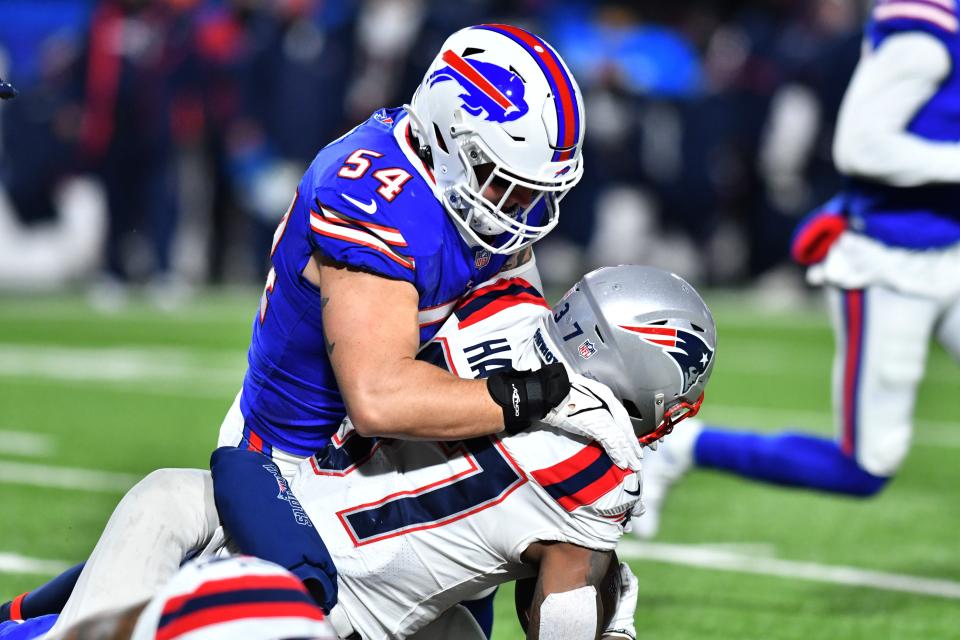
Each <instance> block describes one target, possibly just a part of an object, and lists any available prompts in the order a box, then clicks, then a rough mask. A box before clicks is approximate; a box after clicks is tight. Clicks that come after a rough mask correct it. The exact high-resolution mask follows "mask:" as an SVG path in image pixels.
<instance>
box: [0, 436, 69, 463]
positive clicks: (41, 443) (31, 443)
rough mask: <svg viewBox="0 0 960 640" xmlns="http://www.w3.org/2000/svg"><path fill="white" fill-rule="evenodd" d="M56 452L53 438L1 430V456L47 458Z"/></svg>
mask: <svg viewBox="0 0 960 640" xmlns="http://www.w3.org/2000/svg"><path fill="white" fill-rule="evenodd" d="M55 452H56V444H55V441H54V439H53V436H50V435H47V434H45V433H31V432H29V431H12V430H0V454H4V455H11V456H26V457H33V458H46V457H49V456H52V455H53V454H54V453H55Z"/></svg>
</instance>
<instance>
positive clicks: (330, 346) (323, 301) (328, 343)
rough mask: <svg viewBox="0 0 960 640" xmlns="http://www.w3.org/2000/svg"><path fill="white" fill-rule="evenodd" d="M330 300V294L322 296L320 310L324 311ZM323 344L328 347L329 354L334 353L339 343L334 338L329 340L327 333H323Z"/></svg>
mask: <svg viewBox="0 0 960 640" xmlns="http://www.w3.org/2000/svg"><path fill="white" fill-rule="evenodd" d="M328 302H330V296H320V310H321V311H323V310H324V309H325V308H326V307H327V303H328ZM323 346H324V347H326V349H327V355H328V356H329V355H333V350H334V348H336V346H337V343H336V342H335V341H333V340H327V334H326V332H324V334H323Z"/></svg>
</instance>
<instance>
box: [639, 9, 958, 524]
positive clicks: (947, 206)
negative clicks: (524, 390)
mask: <svg viewBox="0 0 960 640" xmlns="http://www.w3.org/2000/svg"><path fill="white" fill-rule="evenodd" d="M958 15H960V14H958V9H957V3H956V1H955V0H936V1H935V2H923V1H919V0H887V1H881V2H878V3H877V4H876V6H875V7H874V9H873V13H872V17H871V20H870V22H869V24H868V25H867V28H866V42H865V44H864V52H863V55H862V58H861V60H860V63H859V65H858V67H857V70H856V73H855V74H854V77H853V79H852V81H851V83H850V86H849V88H848V90H847V93H846V96H845V98H844V102H843V105H842V106H841V110H840V116H839V121H838V126H837V132H836V138H835V141H834V159H835V162H836V165H837V167H838V168H839V169H840V170H841V171H842V172H843V173H844V174H845V175H846V176H848V186H847V188H846V189H845V190H844V191H843V192H842V193H841V194H840V195H839V196H838V197H837V198H836V199H835V200H833V201H831V202H830V203H828V204H827V205H826V206H825V207H824V208H823V209H821V210H820V211H817V212H815V213H814V214H813V215H811V216H810V217H809V218H808V219H807V220H806V221H805V222H804V223H803V225H801V227H800V229H799V230H798V232H797V234H796V237H795V240H794V246H793V254H794V257H795V258H796V259H797V260H798V261H800V262H801V263H802V264H807V265H810V269H809V271H808V279H809V280H810V282H812V283H814V284H822V285H825V286H826V288H827V295H828V300H829V305H830V310H831V319H832V321H833V325H834V332H835V336H836V345H837V349H836V356H835V358H834V364H833V400H834V411H835V419H836V425H837V438H836V439H835V440H830V439H826V438H820V437H817V436H812V435H806V434H802V433H783V434H779V435H761V434H753V433H743V432H731V431H726V430H723V429H714V428H707V427H703V426H702V425H700V426H697V427H695V428H690V427H687V428H685V429H683V430H681V432H680V433H679V434H678V436H676V437H674V438H672V439H671V441H670V442H669V443H668V444H667V445H666V446H664V447H663V449H662V450H661V451H659V452H657V454H655V455H653V456H650V457H649V458H648V461H647V464H646V465H645V469H644V471H645V474H644V481H645V482H644V484H645V488H646V492H645V494H644V503H645V505H646V507H647V513H646V515H645V516H644V517H643V518H641V519H640V520H639V522H638V523H637V531H638V533H640V534H641V535H644V536H652V535H654V534H655V533H656V531H657V529H658V526H659V517H660V512H661V509H662V506H663V501H664V499H665V496H666V492H667V490H668V488H669V487H670V485H671V484H672V483H674V482H675V481H676V480H678V479H679V478H680V477H681V476H682V475H683V474H684V473H685V472H686V471H687V470H688V469H690V468H691V467H694V466H698V467H705V468H712V469H722V470H726V471H730V472H732V473H735V474H738V475H741V476H744V477H747V478H752V479H755V480H760V481H763V482H770V483H774V484H781V485H786V486H794V487H805V488H810V489H815V490H820V491H827V492H832V493H839V494H846V495H852V496H862V497H867V496H872V495H875V494H876V493H878V492H879V491H880V490H881V489H882V488H883V487H884V486H885V485H886V484H887V482H888V481H889V479H890V478H891V477H892V476H893V475H894V474H895V473H896V471H897V469H898V468H899V467H900V465H901V464H902V462H903V460H904V458H905V457H906V455H907V452H908V450H909V448H910V440H911V435H912V431H913V422H912V419H913V413H914V405H915V404H916V398H917V388H918V386H919V383H920V380H921V378H922V376H923V371H924V368H925V364H926V359H927V350H928V348H929V343H930V340H931V338H936V339H937V340H938V341H939V342H940V344H941V345H943V347H944V348H945V349H946V350H947V351H948V352H949V353H950V354H951V355H953V356H954V357H955V358H957V359H958V360H960V24H958Z"/></svg>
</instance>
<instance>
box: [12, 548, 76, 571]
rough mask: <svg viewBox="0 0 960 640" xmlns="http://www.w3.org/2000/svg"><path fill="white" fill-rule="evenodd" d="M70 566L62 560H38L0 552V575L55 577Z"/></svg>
mask: <svg viewBox="0 0 960 640" xmlns="http://www.w3.org/2000/svg"><path fill="white" fill-rule="evenodd" d="M71 566H72V565H71V564H70V563H69V562H64V561H63V560H40V559H38V558H28V557H27V556H21V555H20V554H18V553H6V552H0V573H34V574H37V575H48V576H55V575H57V574H59V573H63V572H64V571H65V570H66V569H68V568H69V567H71Z"/></svg>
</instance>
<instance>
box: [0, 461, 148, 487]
mask: <svg viewBox="0 0 960 640" xmlns="http://www.w3.org/2000/svg"><path fill="white" fill-rule="evenodd" d="M140 478H141V476H138V475H134V474H132V473H118V472H115V471H96V470H93V469H71V468H69V467H55V466H51V465H42V464H29V463H25V462H10V461H7V460H4V461H0V482H5V483H8V484H22V485H28V486H31V487H51V488H54V489H74V490H78V491H95V492H101V493H124V492H125V491H126V490H127V489H129V488H130V487H132V486H133V485H135V484H136V483H137V482H139V481H140Z"/></svg>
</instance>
